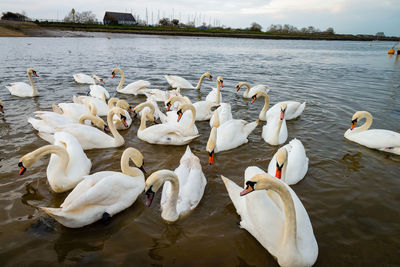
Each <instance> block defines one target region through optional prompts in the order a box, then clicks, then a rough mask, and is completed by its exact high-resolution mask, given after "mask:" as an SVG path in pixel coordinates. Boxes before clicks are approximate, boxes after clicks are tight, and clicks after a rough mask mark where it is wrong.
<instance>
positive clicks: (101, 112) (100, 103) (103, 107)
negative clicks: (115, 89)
mask: <svg viewBox="0 0 400 267" xmlns="http://www.w3.org/2000/svg"><path fill="white" fill-rule="evenodd" d="M72 101H73V102H74V103H77V104H84V105H89V104H90V103H91V104H93V105H94V106H95V108H96V110H97V115H98V116H107V114H108V112H109V111H110V109H109V108H108V105H107V102H106V97H105V94H104V93H103V94H102V97H101V99H99V98H97V97H92V96H78V97H76V96H72Z"/></svg>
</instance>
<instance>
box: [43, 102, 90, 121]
mask: <svg viewBox="0 0 400 267" xmlns="http://www.w3.org/2000/svg"><path fill="white" fill-rule="evenodd" d="M51 107H52V109H53V111H54V112H55V113H57V114H59V115H62V116H64V117H65V118H67V119H68V120H70V121H71V122H78V121H79V118H80V117H81V116H82V115H83V114H88V113H90V114H92V115H94V116H96V115H97V109H96V106H95V105H93V104H92V103H89V104H88V105H85V104H77V103H59V104H57V105H56V104H54V103H53V104H52V105H51ZM88 107H89V108H88Z"/></svg>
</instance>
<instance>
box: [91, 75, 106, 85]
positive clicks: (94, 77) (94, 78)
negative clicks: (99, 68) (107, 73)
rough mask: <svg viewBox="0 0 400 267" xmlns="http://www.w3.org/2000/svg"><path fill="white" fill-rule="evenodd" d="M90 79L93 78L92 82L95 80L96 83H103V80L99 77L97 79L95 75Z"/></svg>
mask: <svg viewBox="0 0 400 267" xmlns="http://www.w3.org/2000/svg"><path fill="white" fill-rule="evenodd" d="M92 78H93V80H95V81H98V82H101V83H104V81H103V79H102V78H100V77H99V76H97V75H93V76H92Z"/></svg>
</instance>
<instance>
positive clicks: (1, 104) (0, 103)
mask: <svg viewBox="0 0 400 267" xmlns="http://www.w3.org/2000/svg"><path fill="white" fill-rule="evenodd" d="M0 112H1V113H4V106H3V101H1V100H0Z"/></svg>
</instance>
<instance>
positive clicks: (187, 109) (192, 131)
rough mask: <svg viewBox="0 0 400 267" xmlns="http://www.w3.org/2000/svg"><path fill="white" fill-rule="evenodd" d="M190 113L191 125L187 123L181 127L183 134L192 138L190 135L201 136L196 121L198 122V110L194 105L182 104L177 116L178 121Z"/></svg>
mask: <svg viewBox="0 0 400 267" xmlns="http://www.w3.org/2000/svg"><path fill="white" fill-rule="evenodd" d="M185 113H188V114H189V115H190V116H191V121H190V122H189V123H185V124H182V125H179V126H180V128H181V132H182V133H183V134H184V135H185V136H190V135H197V134H199V130H198V129H197V127H196V124H195V121H196V109H195V108H194V106H193V105H192V104H182V105H180V106H179V107H178V111H177V112H176V114H177V115H178V119H177V121H178V122H179V121H180V120H181V118H182V116H183V115H184V114H185Z"/></svg>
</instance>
